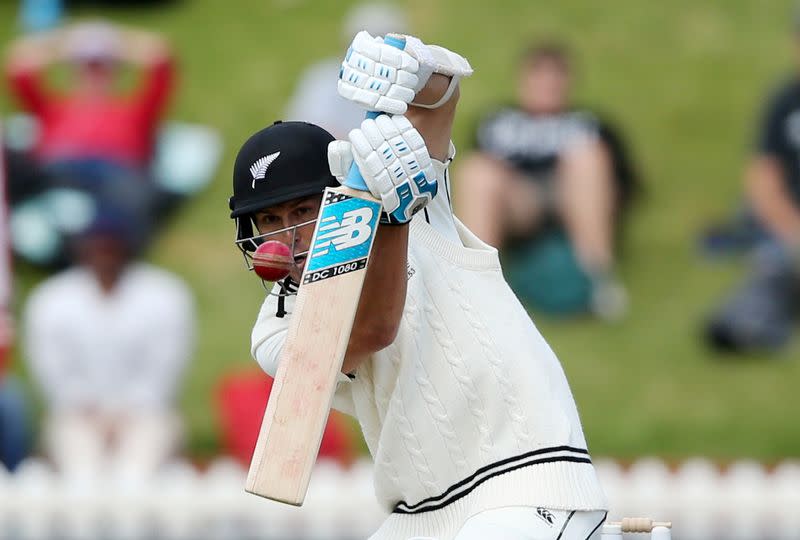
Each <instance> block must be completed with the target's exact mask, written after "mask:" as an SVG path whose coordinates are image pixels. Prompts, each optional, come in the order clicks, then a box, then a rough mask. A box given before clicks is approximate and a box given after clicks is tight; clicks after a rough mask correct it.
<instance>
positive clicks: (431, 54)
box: [338, 31, 472, 114]
mask: <svg viewBox="0 0 800 540" xmlns="http://www.w3.org/2000/svg"><path fill="white" fill-rule="evenodd" d="M402 37H403V40H404V41H405V48H404V49H402V50H401V49H397V48H395V47H393V46H391V45H387V44H386V43H384V40H383V38H381V37H372V36H371V35H369V33H368V32H366V31H362V32H359V33H358V34H356V37H355V39H353V43H352V44H351V45H350V48H349V49H348V50H347V56H346V57H345V59H344V62H342V68H341V69H340V70H339V82H338V85H339V94H340V95H341V96H342V97H344V98H345V99H348V100H350V101H353V102H355V103H358V104H359V105H361V106H362V107H364V108H366V109H368V110H372V111H379V112H385V113H389V114H404V113H405V112H406V110H407V109H408V104H409V103H410V104H412V105H416V106H418V107H425V108H427V109H435V108H437V107H439V106H441V105H442V104H444V103H446V102H447V100H449V99H450V96H451V95H452V93H453V91H454V90H455V88H456V86H458V81H459V80H460V79H461V78H462V77H469V76H470V75H472V66H470V64H469V62H468V61H467V59H466V58H464V57H463V56H461V55H460V54H458V53H455V52H453V51H451V50H449V49H445V48H444V47H439V46H438V45H426V44H425V43H423V42H422V41H420V40H419V39H418V38H416V37H414V36H402ZM433 73H441V74H443V75H446V76H448V77H450V85H449V86H448V88H447V91H446V92H445V93H444V95H443V96H442V97H441V98H440V99H439V100H438V101H437V102H436V103H433V104H429V105H422V104H419V103H413V100H414V96H415V95H416V94H417V92H419V91H420V90H421V89H422V88H423V87H424V86H425V85H426V84H427V82H428V79H429V78H430V76H431V75H432V74H433Z"/></svg>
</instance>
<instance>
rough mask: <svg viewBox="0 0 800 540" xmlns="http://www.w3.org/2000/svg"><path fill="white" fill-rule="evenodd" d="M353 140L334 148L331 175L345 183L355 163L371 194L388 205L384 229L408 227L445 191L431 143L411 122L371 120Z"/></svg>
mask: <svg viewBox="0 0 800 540" xmlns="http://www.w3.org/2000/svg"><path fill="white" fill-rule="evenodd" d="M349 138H350V142H347V141H333V142H331V143H330V144H329V145H328V164H329V166H330V169H331V174H333V176H335V177H336V179H337V180H339V182H340V183H344V180H345V178H346V176H347V173H348V171H349V170H350V166H351V165H352V163H353V161H355V163H356V165H357V166H358V169H359V171H360V172H361V176H362V177H363V178H364V183H365V184H367V187H368V188H369V191H370V193H372V195H373V196H375V197H377V198H379V199H381V201H382V203H383V210H384V213H385V215H384V216H383V218H382V220H381V222H382V223H386V224H403V223H408V222H409V221H411V218H412V217H413V216H414V214H416V213H417V212H418V211H419V210H421V209H422V208H424V207H425V205H426V204H428V203H429V202H430V201H431V200H433V198H434V197H435V196H436V192H437V191H438V188H439V185H438V183H437V182H436V176H435V174H436V173H435V172H434V167H433V163H432V162H431V157H430V155H429V154H428V149H427V148H426V146H425V141H424V140H423V139H422V136H421V135H420V134H419V132H418V131H417V130H416V129H414V126H412V125H411V122H409V121H408V119H407V118H406V117H405V116H399V115H396V116H388V115H385V114H384V115H380V116H378V117H377V118H375V119H371V118H368V119H366V120H364V121H363V122H362V123H361V127H360V128H359V129H354V130H352V131H351V132H350V136H349Z"/></svg>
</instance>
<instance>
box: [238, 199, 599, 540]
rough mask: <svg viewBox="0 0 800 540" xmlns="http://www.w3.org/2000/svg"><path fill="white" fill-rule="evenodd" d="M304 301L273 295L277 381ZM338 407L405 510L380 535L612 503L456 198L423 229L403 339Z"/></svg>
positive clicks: (427, 216) (538, 341)
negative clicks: (520, 509)
mask: <svg viewBox="0 0 800 540" xmlns="http://www.w3.org/2000/svg"><path fill="white" fill-rule="evenodd" d="M429 222H430V223H429ZM432 224H433V225H434V226H432ZM456 238H460V242H456V241H454V240H455V239H456ZM275 290H276V292H277V290H278V289H277V288H276V289H275ZM293 303H294V297H288V298H286V299H285V306H284V307H285V309H286V311H287V312H288V314H287V315H286V316H284V317H277V316H276V311H277V307H278V299H277V298H276V297H275V296H268V297H267V299H266V301H265V302H264V305H263V306H262V309H261V312H260V314H259V316H258V321H257V322H256V325H255V327H254V328H253V336H252V338H253V341H252V352H253V356H254V357H255V358H256V360H257V361H258V362H259V364H261V366H262V367H263V368H264V369H265V370H266V371H267V372H268V373H270V374H272V375H274V374H275V371H276V369H277V360H278V357H279V354H280V349H281V347H282V345H283V342H284V340H285V337H286V332H287V327H288V324H289V317H290V316H291V311H292V307H293ZM334 407H335V408H337V409H340V410H342V411H343V412H346V413H349V414H352V415H354V416H355V417H356V418H357V419H358V421H359V423H360V424H361V429H362V431H363V433H364V437H365V439H366V441H367V445H368V446H369V450H370V453H371V454H372V457H373V459H374V463H375V491H376V495H377V497H378V499H379V500H380V502H381V503H382V505H383V506H384V507H385V508H386V509H387V510H388V511H389V512H391V513H392V514H391V516H390V517H389V518H388V519H387V520H386V522H385V523H384V524H383V526H382V527H381V528H380V529H379V530H378V532H377V533H375V535H374V536H373V537H372V539H373V540H379V539H380V540H384V539H386V540H388V539H398V540H400V539H402V540H406V539H407V538H409V537H411V536H415V535H420V534H424V535H427V536H433V537H436V538H439V539H441V540H445V539H447V538H452V537H453V536H454V535H455V534H456V532H457V531H458V528H459V527H460V525H461V524H462V523H463V522H464V521H466V519H468V518H469V517H470V516H472V515H474V514H476V513H477V512H480V511H483V510H488V509H492V508H499V507H503V506H541V507H547V508H553V509H566V510H605V509H606V500H605V495H604V494H603V491H602V489H601V487H600V484H599V482H598V479H597V476H596V474H595V470H594V467H593V466H592V464H591V459H590V457H589V454H588V451H587V449H586V441H585V439H584V436H583V431H582V429H581V424H580V420H579V418H578V412H577V410H576V407H575V402H574V400H573V397H572V394H571V392H570V389H569V386H568V384H567V380H566V378H565V376H564V372H563V370H562V368H561V365H560V364H559V362H558V360H557V358H556V356H555V354H554V353H553V351H552V350H551V349H550V347H549V346H548V345H547V343H546V342H545V340H544V339H543V338H542V336H541V334H540V333H539V331H538V330H537V329H536V327H535V326H534V324H533V322H532V321H531V319H530V317H529V316H528V313H527V312H526V311H525V309H524V308H523V307H522V305H521V304H520V302H519V301H518V300H517V298H516V296H515V295H514V293H513V292H512V291H511V289H510V288H509V286H508V284H507V283H506V281H505V279H504V278H503V275H502V273H501V269H500V263H499V260H498V256H497V251H496V250H495V249H494V248H492V247H490V246H488V245H487V244H484V243H483V242H481V241H480V240H479V239H478V238H477V237H476V236H475V235H473V234H472V233H471V232H470V231H469V230H468V229H467V228H466V227H465V226H464V225H462V224H461V223H460V222H458V221H457V220H454V218H453V217H452V213H451V212H450V208H449V202H448V199H446V198H445V197H444V196H439V197H437V198H436V199H434V201H433V203H432V204H431V205H429V207H428V212H425V213H423V212H420V213H419V214H418V215H417V216H415V218H414V219H413V221H412V223H411V227H410V239H409V253H408V293H407V297H406V305H405V310H404V312H403V318H402V322H401V324H400V329H399V332H398V335H397V339H396V340H395V342H394V343H393V344H392V345H390V346H389V347H387V348H386V349H384V350H382V351H380V352H377V353H375V354H374V355H372V357H371V359H370V360H369V361H367V362H366V363H364V364H362V366H361V367H360V368H359V369H358V371H357V372H356V373H355V377H354V378H353V379H352V380H347V378H346V377H344V376H342V382H341V383H340V384H339V386H338V388H337V391H336V396H335V398H334Z"/></svg>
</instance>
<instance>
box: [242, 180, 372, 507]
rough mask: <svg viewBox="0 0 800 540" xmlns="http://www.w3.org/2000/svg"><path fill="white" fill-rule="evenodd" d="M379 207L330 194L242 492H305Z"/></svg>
mask: <svg viewBox="0 0 800 540" xmlns="http://www.w3.org/2000/svg"><path fill="white" fill-rule="evenodd" d="M380 209H381V207H380V203H379V202H378V201H376V200H375V199H374V198H372V197H371V196H370V195H369V194H368V193H366V192H362V191H356V190H352V189H349V188H344V187H342V188H328V189H326V190H325V194H324V195H323V202H322V207H321V208H320V213H319V217H318V220H317V227H316V230H315V231H314V236H313V239H312V241H311V248H310V251H309V255H308V259H307V262H306V268H305V271H304V272H303V279H302V284H301V286H300V290H299V291H298V294H297V301H296V302H295V306H294V310H293V312H292V314H291V316H292V318H291V322H290V325H289V331H288V334H287V336H286V343H285V344H284V347H283V350H282V352H281V359H280V363H279V366H278V371H277V373H276V374H275V383H274V384H273V386H272V393H271V394H270V399H269V403H268V404H267V409H266V411H265V412H264V419H263V421H262V424H261V432H260V434H259V437H258V442H257V443H256V449H255V453H254V454H253V459H252V461H251V463H250V470H249V472H248V475H247V484H246V487H245V489H246V491H248V492H250V493H253V494H255V495H260V496H262V497H266V498H268V499H273V500H276V501H280V502H284V503H288V504H293V505H296V506H299V505H301V504H302V503H303V500H304V498H305V494H306V491H307V489H308V483H309V479H310V477H311V471H312V469H313V467H314V464H315V462H316V459H317V454H318V452H319V446H320V443H321V441H322V434H323V432H324V430H325V424H326V422H327V419H328V413H329V411H330V406H331V401H332V399H333V394H334V391H335V389H336V379H337V375H338V373H339V371H340V370H341V368H342V362H343V360H344V355H345V352H346V350H347V344H348V342H349V340H350V331H351V330H352V327H353V320H354V319H355V314H356V309H357V308H358V302H359V299H360V297H361V288H362V286H363V284H364V278H365V276H366V271H367V263H368V260H369V253H370V251H371V249H372V243H373V241H374V239H375V233H376V231H377V228H378V218H379V217H380Z"/></svg>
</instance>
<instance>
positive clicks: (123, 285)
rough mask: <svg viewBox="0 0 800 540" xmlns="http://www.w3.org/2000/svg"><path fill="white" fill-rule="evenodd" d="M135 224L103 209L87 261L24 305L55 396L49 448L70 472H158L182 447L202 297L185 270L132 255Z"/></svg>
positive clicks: (81, 255)
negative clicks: (182, 398)
mask: <svg viewBox="0 0 800 540" xmlns="http://www.w3.org/2000/svg"><path fill="white" fill-rule="evenodd" d="M131 230H132V227H131V220H130V219H128V218H127V217H126V216H125V215H124V214H122V213H120V212H118V211H113V210H111V209H108V208H106V209H103V210H101V212H100V213H99V214H98V215H97V217H96V218H95V220H94V221H93V222H92V224H91V226H90V227H89V228H88V229H87V230H86V232H85V233H83V234H82V235H81V237H80V238H79V239H77V240H76V249H77V252H78V255H77V260H78V261H79V265H78V266H77V267H75V268H73V269H70V270H67V271H65V272H62V273H60V274H57V275H56V276H54V277H51V278H49V279H47V280H46V281H44V282H43V283H42V284H41V285H39V286H38V287H37V288H36V289H35V290H34V291H33V292H32V293H31V295H30V297H29V299H28V301H27V305H26V307H25V314H24V325H25V328H24V330H25V345H26V348H27V354H28V361H29V367H30V372H31V374H32V376H33V378H34V381H35V383H36V385H37V386H38V388H39V390H40V392H41V395H42V397H43V398H44V399H45V401H46V419H45V422H44V426H43V429H42V439H43V449H44V451H45V453H46V455H47V456H49V457H50V458H51V459H52V460H53V461H54V463H55V464H56V466H57V467H58V468H59V469H60V470H61V471H63V472H65V473H68V474H78V475H80V474H92V473H101V474H102V473H108V472H114V473H119V474H127V475H132V476H138V477H141V476H142V475H147V474H149V473H152V472H153V471H154V470H155V469H156V468H157V467H158V466H159V465H161V464H162V463H163V462H164V461H165V460H167V459H168V458H169V457H170V456H171V455H172V454H173V453H174V452H176V451H177V450H178V448H179V446H180V442H181V434H182V425H181V420H180V417H179V414H178V412H177V409H176V395H177V391H178V388H179V386H180V383H181V380H182V378H183V374H184V370H185V368H186V365H187V363H188V361H189V357H190V355H191V352H192V348H193V343H194V338H193V328H194V324H193V318H194V313H193V305H192V304H193V301H192V297H191V294H190V292H189V291H188V289H187V288H186V285H185V284H184V283H183V282H182V281H181V280H180V279H179V278H177V277H176V276H174V275H172V274H170V273H168V272H166V271H164V270H161V269H158V268H156V267H153V266H151V265H148V264H145V263H141V262H136V261H134V260H132V258H131V249H130V244H131Z"/></svg>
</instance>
